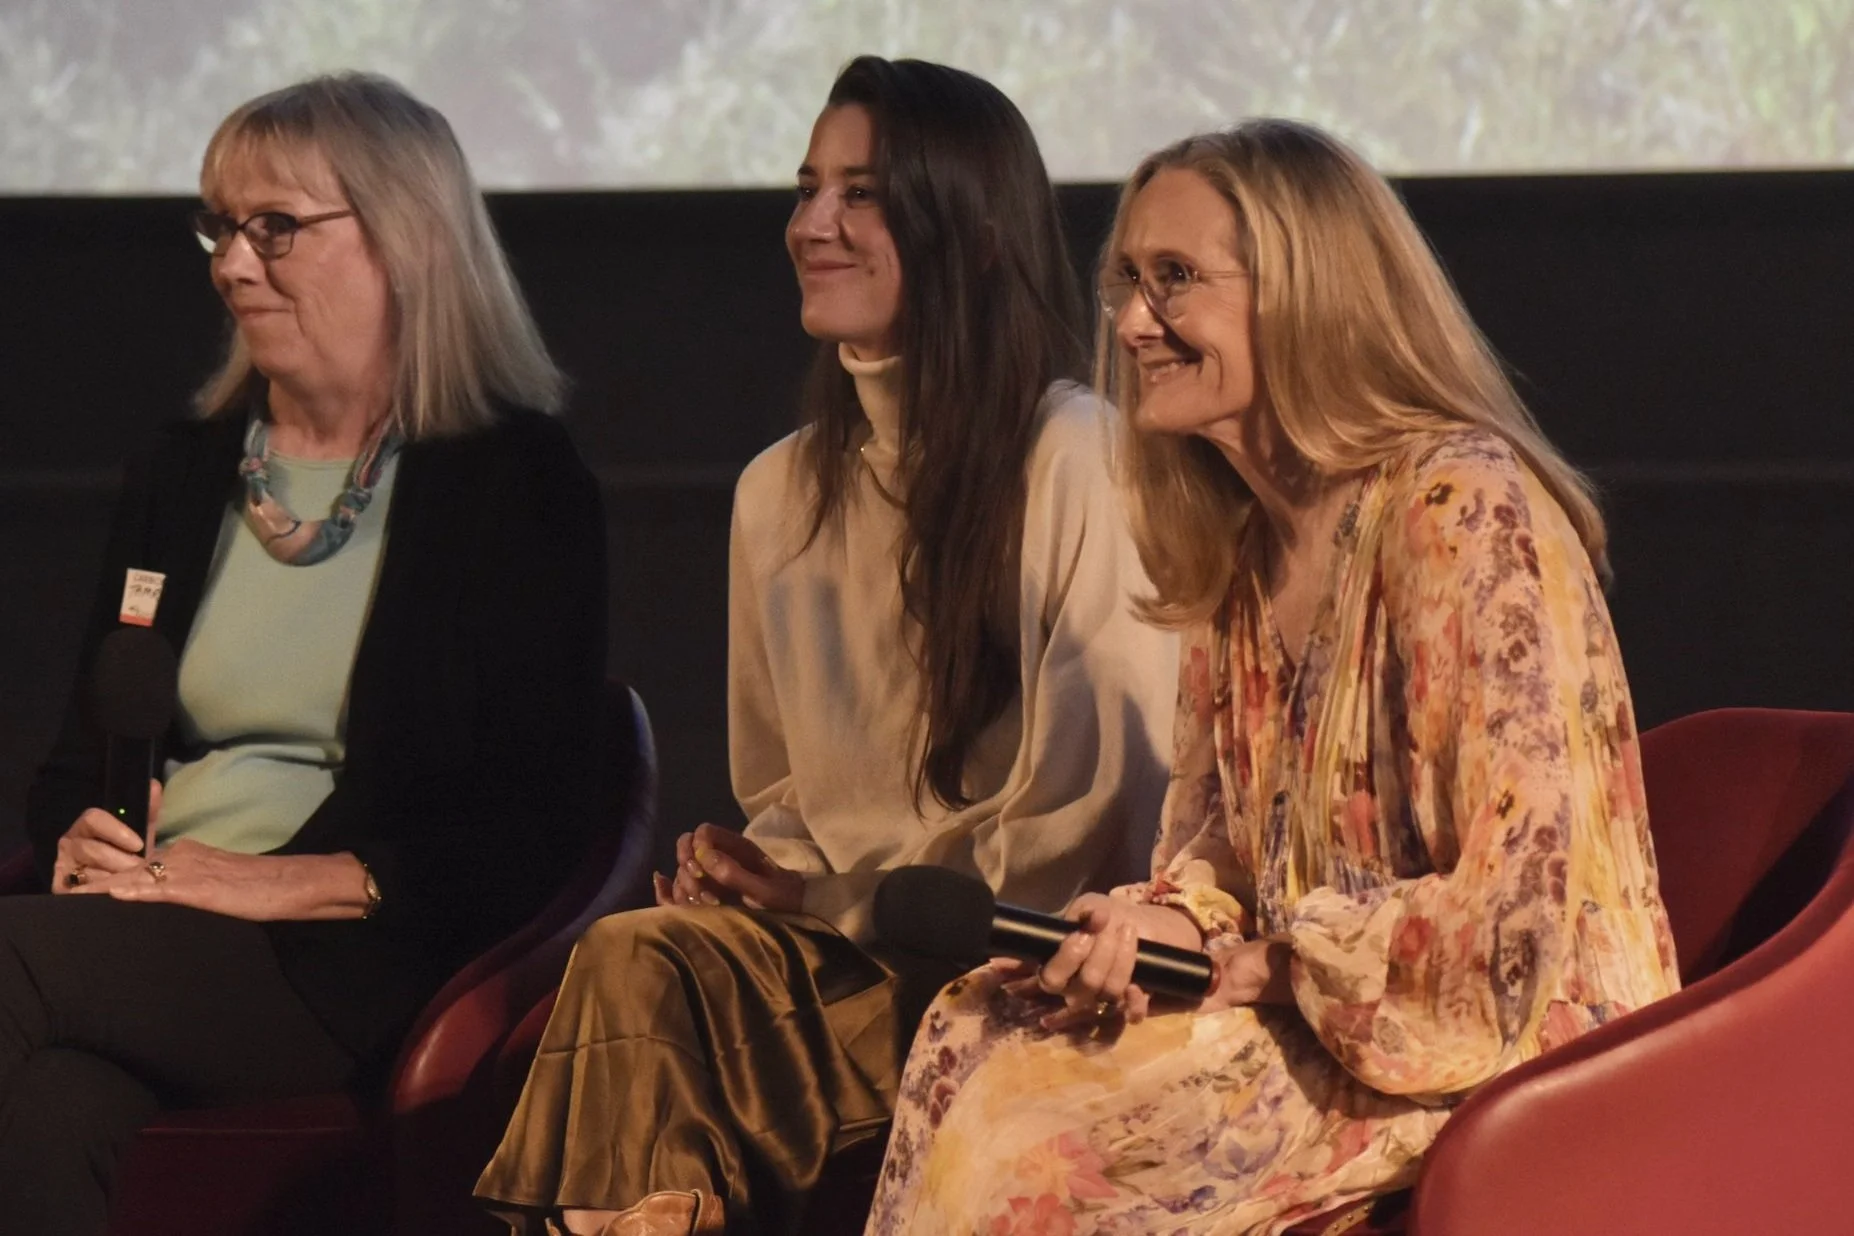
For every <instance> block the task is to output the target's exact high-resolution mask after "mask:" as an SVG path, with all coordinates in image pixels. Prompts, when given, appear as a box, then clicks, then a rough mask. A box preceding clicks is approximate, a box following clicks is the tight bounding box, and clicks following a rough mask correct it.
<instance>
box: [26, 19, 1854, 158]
mask: <svg viewBox="0 0 1854 1236" xmlns="http://www.w3.org/2000/svg"><path fill="white" fill-rule="evenodd" d="M862 51H873V52H879V53H882V54H885V55H891V56H897V55H913V56H921V57H925V58H928V59H934V60H940V61H943V62H947V63H951V64H956V65H959V66H961V67H963V68H968V69H971V70H973V71H974V72H977V73H980V74H983V75H984V76H986V77H988V78H990V79H991V80H992V81H994V82H996V83H997V84H998V85H999V86H1001V87H1002V88H1003V89H1004V90H1005V91H1006V92H1007V93H1009V94H1010V95H1011V96H1012V97H1013V98H1014V99H1016V100H1017V101H1018V103H1019V105H1020V106H1021V107H1022V108H1023V109H1024V111H1025V113H1026V114H1027V115H1028V116H1029V118H1030V121H1031V123H1032V124H1033V125H1034V127H1035V129H1036V131H1037V134H1038V136H1039V138H1040V140H1041V141H1042V143H1043V148H1044V152H1045V155H1046V157H1047V159H1048V161H1049V164H1050V168H1051V171H1052V173H1053V174H1054V175H1055V176H1056V177H1057V178H1058V179H1061V180H1069V181H1089V180H1113V179H1116V178H1118V177H1120V176H1122V175H1124V174H1125V173H1126V171H1127V170H1128V168H1129V167H1130V166H1131V165H1132V164H1133V163H1134V162H1135V161H1136V160H1137V158H1138V156H1139V155H1140V154H1142V153H1143V152H1145V151H1146V150H1149V149H1151V148H1152V147H1154V146H1157V145H1159V144H1162V143H1164V142H1166V141H1169V140H1171V139H1173V138H1175V137H1178V136H1181V135H1183V134H1185V133H1187V132H1192V131H1197V130H1201V129H1207V128H1214V127H1216V126H1218V125H1221V124H1225V123H1228V122H1229V121H1231V120H1233V119H1236V118H1238V117H1241V116H1245V115H1254V114H1276V115H1287V116H1295V117H1300V118H1303V119H1309V120H1313V121H1315V122H1317V123H1320V124H1323V125H1326V126H1328V127H1329V128H1331V129H1333V130H1334V131H1335V132H1337V133H1339V134H1340V135H1341V136H1343V137H1345V138H1346V139H1347V140H1349V141H1351V142H1352V143H1354V144H1355V145H1357V146H1358V147H1360V148H1361V149H1362V150H1363V151H1364V152H1365V153H1366V154H1367V155H1368V156H1369V157H1370V158H1372V159H1373V160H1374V161H1376V162H1377V163H1378V165H1379V166H1381V167H1383V168H1384V169H1386V170H1387V171H1390V172H1394V173H1459V172H1504V171H1566V170H1570V171H1581V170H1599V169H1604V170H1608V169H1638V168H1639V169H1667V168H1719V167H1741V166H1760V167H1771V166H1823V165H1844V164H1848V163H1854V0H925V2H921V3H901V2H899V0H546V2H540V0H0V146H3V147H4V148H3V149H0V192H5V193H13V194H40V193H112V192H129V193H140V192H178V193H186V192H191V191H192V190H193V188H194V185H195V180H196V173H197V163H198V158H199V153H200V150H201V149H202V147H203V146H204V144H205V140H206V138H207V136H208V135H209V134H210V132H211V131H212V128H213V126H214V125H215V124H216V122H217V121H218V120H219V118H220V117H221V116H222V115H224V113H225V112H226V111H227V110H229V109H230V108H231V107H232V106H233V105H235V104H236V103H238V102H240V101H241V100H243V99H245V98H247V97H249V96H251V95H253V94H257V93H261V92H262V91H265V90H268V89H271V88H273V87H276V86H278V85H282V84H284V83H287V82H289V81H292V80H294V79H296V78H299V77H302V76H305V75H307V74H310V73H314V72H319V71H325V70H329V69H336V68H347V67H352V68H365V69H371V70H376V71H380V72H384V73H388V74H391V75H392V76H394V77H397V78H399V79H400V80H401V81H403V82H405V83H406V84H407V85H409V86H410V87H411V88H412V89H413V90H414V91H416V92H417V93H419V94H420V95H422V96H423V97H425V98H426V99H428V100H429V101H430V102H432V103H434V104H436V105H437V106H438V107H440V108H441V109H443V110H444V111H445V113H446V114H447V115H449V116H450V117H451V120H452V122H453V123H454V124H455V125H456V127H457V130H458V132H459V134H460V136H461V138H462V140H463V142H464V145H465V147H466V149H467V150H468V151H469V153H470V156H471V158H472V160H473V162H474V163H475V166H476V168H477V171H478V174H479V176H480V178H481V179H482V181H483V183H484V185H485V186H486V187H489V188H498V189H524V188H634V187H635V188H643V187H660V188H670V187H676V188H682V187H700V186H722V185H770V184H780V183H784V182H786V181H787V180H789V178H790V176H791V174H792V169H793V167H794V166H795V165H796V163H797V162H798V160H799V157H800V155H801V154H802V152H803V150H804V147H805V140H806V135H807V133H808V132H809V129H810V125H811V121H812V119H813V117H814V116H815V114H816V111H817V108H818V105H819V102H820V100H821V99H822V97H823V94H824V92H825V89H826V88H827V87H828V85H829V83H830V80H831V78H832V76H833V74H834V73H835V71H836V70H837V68H838V67H839V66H840V65H841V64H842V63H843V62H844V61H845V60H846V59H847V58H849V57H850V56H852V55H854V54H856V53H858V52H862Z"/></svg>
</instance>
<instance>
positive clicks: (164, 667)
mask: <svg viewBox="0 0 1854 1236" xmlns="http://www.w3.org/2000/svg"><path fill="white" fill-rule="evenodd" d="M178 678H179V664H178V661H177V659H176V658H175V656H174V650H173V648H172V647H171V646H169V644H168V642H167V640H166V639H164V638H163V637H162V636H161V635H160V634H159V633H158V632H156V631H154V630H152V629H150V628H146V627H118V628H117V629H116V630H114V631H112V632H110V633H109V634H108V635H107V636H105V637H104V638H103V642H102V644H100V645H99V646H98V648H97V655H96V661H95V663H94V664H93V665H92V667H91V671H90V692H89V702H90V712H91V717H92V719H93V720H94V721H95V722H96V724H97V727H98V728H99V729H101V730H102V731H103V735H104V737H103V742H104V774H103V788H102V799H103V803H102V806H101V807H92V808H90V809H89V810H88V811H85V812H84V813H83V814H82V815H80V816H78V817H77V820H76V821H75V822H74V823H73V824H72V825H71V827H70V828H69V829H67V830H66V831H65V834H64V836H63V837H61V838H59V839H58V856H57V861H56V862H55V864H54V865H53V868H52V891H53V892H55V893H63V892H68V891H70V890H71V889H74V888H77V887H79V886H81V885H83V884H84V883H86V882H87V881H89V880H90V879H91V878H92V877H93V876H110V875H114V874H116V873H117V872H120V871H126V870H128V869H130V868H132V867H139V866H141V865H142V862H143V860H144V859H145V858H147V857H148V856H149V855H150V854H152V853H153V847H154V816H155V814H156V812H157V811H158V808H156V807H154V806H153V803H154V802H157V801H158V797H157V795H158V793H159V791H158V789H157V788H156V786H155V783H154V761H155V752H156V750H157V749H158V748H159V745H160V741H161V737H162V735H163V734H165V733H166V732H167V727H168V723H169V722H170V721H171V720H172V719H173V716H174V705H175V701H176V696H177V682H178Z"/></svg>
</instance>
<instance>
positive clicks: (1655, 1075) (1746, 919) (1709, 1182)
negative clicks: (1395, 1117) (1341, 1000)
mask: <svg viewBox="0 0 1854 1236" xmlns="http://www.w3.org/2000/svg"><path fill="white" fill-rule="evenodd" d="M1643 750H1644V762H1645V764H1646V765H1647V783H1648V793H1649V811H1650V818H1651V820H1652V821H1653V826H1654V831H1655V840H1656V848H1657V854H1658V858H1659V861H1660V865H1661V878H1662V889H1663V893H1664V895H1665V896H1666V898H1667V903H1668V910H1669V915H1670V918H1671V919H1672V920H1673V925H1674V932H1675V936H1676V940H1677V947H1679V948H1681V949H1683V950H1685V952H1686V956H1684V957H1683V966H1682V968H1683V970H1684V971H1685V972H1686V973H1688V974H1689V975H1695V976H1703V977H1699V979H1698V981H1696V982H1694V983H1693V984H1692V985H1691V986H1689V987H1687V988H1685V989H1684V990H1682V991H1681V992H1679V993H1677V994H1676V995H1674V996H1671V997H1669V998H1667V999H1665V1000H1662V1001H1659V1002H1657V1003H1655V1004H1652V1005H1650V1006H1649V1007H1647V1008H1645V1009H1642V1010H1640V1011H1638V1012H1635V1013H1632V1014H1630V1015H1629V1016H1627V1017H1624V1018H1620V1019H1618V1020H1617V1021H1615V1022H1612V1023H1610V1024H1609V1025H1606V1026H1602V1027H1600V1028H1598V1029H1597V1030H1595V1031H1592V1032H1591V1033H1589V1034H1587V1035H1585V1036H1584V1037H1582V1038H1580V1039H1578V1040H1577V1041H1575V1042H1573V1043H1570V1044H1568V1045H1566V1046H1565V1047H1562V1048H1559V1049H1557V1050H1556V1051H1553V1052H1551V1053H1549V1054H1548V1055H1546V1056H1543V1057H1541V1058H1539V1059H1537V1060H1534V1061H1531V1062H1529V1063H1527V1064H1525V1065H1523V1066H1521V1067H1520V1068H1517V1069H1515V1070H1513V1071H1512V1072H1510V1073H1507V1074H1504V1075H1503V1076H1501V1077H1499V1078H1496V1079H1495V1080H1494V1081H1492V1082H1490V1083H1488V1084H1487V1085H1486V1086H1484V1087H1482V1088H1481V1089H1480V1090H1479V1091H1478V1092H1476V1093H1475V1094H1474V1095H1473V1096H1471V1097H1470V1098H1469V1099H1468V1100H1466V1101H1465V1102H1464V1103H1463V1104H1462V1106H1461V1108H1460V1109H1459V1110H1458V1111H1457V1112H1456V1113H1455V1115H1454V1116H1453V1117H1452V1118H1451V1119H1450V1121H1449V1122H1448V1124H1447V1125H1446V1126H1445V1127H1444V1129H1443V1131H1442V1135H1441V1136H1440V1138H1438V1139H1437V1141H1436V1144H1435V1145H1434V1146H1433V1147H1432V1148H1431V1149H1430V1152H1429V1155H1428V1159H1427V1163H1426V1165H1425V1168H1424V1171H1423V1177H1422V1180H1421V1181H1420V1183H1419V1185H1418V1187H1417V1192H1416V1202H1415V1207H1414V1209H1413V1211H1412V1214H1411V1222H1410V1231H1411V1232H1412V1233H1416V1234H1418V1236H1482V1234H1486V1236H1493V1234H1495V1233H1498V1234H1499V1236H1534V1234H1537V1236H1543V1234H1545V1233H1561V1232H1586V1231H1589V1232H1598V1231H1600V1232H1604V1233H1606V1234H1612V1236H1660V1234H1661V1233H1681V1234H1682V1236H1715V1234H1716V1236H1725V1234H1726V1233H1738V1232H1745V1231H1760V1232H1762V1231H1773V1232H1774V1231H1784V1232H1791V1231H1812V1230H1813V1231H1840V1230H1845V1229H1846V1228H1847V1227H1848V1215H1849V1214H1850V1213H1851V1212H1854V1187H1850V1186H1849V1185H1847V1184H1846V1183H1845V1181H1846V1175H1845V1173H1846V1165H1845V1162H1844V1160H1845V1158H1846V1147H1847V1145H1848V1134H1847V1121H1848V1112H1849V1110H1850V1109H1854V1069H1850V1068H1849V1067H1848V1065H1847V1048H1846V1042H1847V1027H1848V1026H1849V1025H1851V1024H1854V715H1842V714H1823V713H1815V714H1810V713H1777V712H1769V711H1761V710H1751V709H1743V710H1729V711H1723V712H1718V713H1704V714H1699V715H1697V716H1694V717H1689V718H1686V719H1685V720H1682V721H1678V722H1673V723H1670V724H1669V725H1667V726H1663V727H1661V728H1660V729H1658V730H1656V731H1654V732H1652V733H1650V734H1648V735H1646V736H1645V737H1644V741H1643ZM1709 971H1710V973H1708V972H1709Z"/></svg>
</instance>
